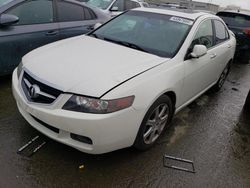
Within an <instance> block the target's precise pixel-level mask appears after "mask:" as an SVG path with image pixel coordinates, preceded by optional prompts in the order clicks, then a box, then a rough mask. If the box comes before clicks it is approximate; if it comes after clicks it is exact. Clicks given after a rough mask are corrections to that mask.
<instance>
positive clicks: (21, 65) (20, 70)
mask: <svg viewBox="0 0 250 188" xmlns="http://www.w3.org/2000/svg"><path fill="white" fill-rule="evenodd" d="M22 69H23V62H20V63H19V65H18V67H17V78H19V77H20V74H21V72H22Z"/></svg>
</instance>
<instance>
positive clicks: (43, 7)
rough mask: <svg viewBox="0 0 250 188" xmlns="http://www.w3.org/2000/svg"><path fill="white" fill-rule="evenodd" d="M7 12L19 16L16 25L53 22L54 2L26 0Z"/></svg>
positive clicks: (48, 0) (49, 0)
mask: <svg viewBox="0 0 250 188" xmlns="http://www.w3.org/2000/svg"><path fill="white" fill-rule="evenodd" d="M6 13H7V14H12V15H15V16H17V17H18V18H19V22H18V23H17V24H16V25H30V24H42V23H51V22H53V3H52V1H51V0H32V1H26V2H24V3H22V4H19V5H17V6H16V7H14V8H11V9H10V10H8V11H7V12H6Z"/></svg>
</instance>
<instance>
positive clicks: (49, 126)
mask: <svg viewBox="0 0 250 188" xmlns="http://www.w3.org/2000/svg"><path fill="white" fill-rule="evenodd" d="M31 117H32V118H33V119H34V120H36V121H37V122H38V123H40V124H41V125H43V126H44V127H46V128H47V129H49V130H51V131H53V132H55V133H59V129H58V128H55V127H52V126H51V125H48V124H47V123H45V122H43V121H41V120H40V119H37V118H36V117H34V116H32V115H31Z"/></svg>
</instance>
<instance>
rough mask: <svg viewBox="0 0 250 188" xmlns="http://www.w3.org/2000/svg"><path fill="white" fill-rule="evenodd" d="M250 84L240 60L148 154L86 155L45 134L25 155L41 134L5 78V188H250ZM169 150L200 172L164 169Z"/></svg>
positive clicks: (0, 152) (1, 141)
mask: <svg viewBox="0 0 250 188" xmlns="http://www.w3.org/2000/svg"><path fill="white" fill-rule="evenodd" d="M249 89H250V66H249V65H240V64H234V65H233V67H232V70H231V73H230V75H229V77H228V79H227V82H226V83H225V85H224V87H223V89H222V90H221V91H220V92H218V93H211V92H207V93H206V94H204V95H202V96H201V97H200V98H199V99H197V100H196V101H195V102H193V103H192V104H191V105H189V106H188V107H186V108H185V109H183V110H182V111H181V112H179V113H178V114H177V115H176V116H175V118H174V120H173V122H172V126H171V128H170V129H169V130H168V131H166V132H165V134H164V135H163V136H162V137H161V139H160V140H159V141H158V143H157V144H156V145H155V147H153V148H152V149H151V150H149V151H146V152H138V151H135V150H134V149H131V148H129V149H123V150H119V151H115V152H112V153H108V154H104V155H88V154H84V153H81V152H79V151H77V150H75V149H72V148H70V147H68V146H65V145H62V144H60V143H57V142H54V141H53V140H50V139H48V138H46V137H43V136H42V135H41V136H42V139H44V140H46V141H47V144H46V145H45V146H44V147H43V148H41V150H39V151H38V152H37V153H35V154H34V155H33V156H31V157H27V156H26V155H25V154H22V155H20V154H17V150H18V149H19V148H20V147H21V146H23V145H24V144H25V143H27V142H28V141H29V140H30V139H31V138H33V137H35V136H36V135H40V133H38V132H37V131H36V130H35V129H33V128H32V127H31V126H30V125H29V124H28V123H27V122H26V121H25V120H24V119H23V118H22V116H21V115H20V114H19V112H18V110H17V107H16V104H15V101H14V99H13V96H12V93H11V77H4V78H0V99H1V100H0V187H5V188H8V187H10V188H12V187H250V131H249V129H250V115H249V113H248V114H247V112H244V110H242V109H243V105H244V102H245V98H246V96H247V93H248V91H249ZM103 126H105V125H103ZM164 154H167V155H172V156H176V157H181V158H185V159H190V160H193V161H194V165H195V169H196V173H194V174H193V173H187V172H183V171H177V170H173V169H169V168H165V167H163V160H162V159H163V155H164ZM79 167H80V168H79Z"/></svg>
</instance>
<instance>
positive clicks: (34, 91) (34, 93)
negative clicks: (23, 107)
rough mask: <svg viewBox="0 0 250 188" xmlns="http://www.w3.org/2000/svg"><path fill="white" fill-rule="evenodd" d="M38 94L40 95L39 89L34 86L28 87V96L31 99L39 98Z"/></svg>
mask: <svg viewBox="0 0 250 188" xmlns="http://www.w3.org/2000/svg"><path fill="white" fill-rule="evenodd" d="M39 93H40V88H39V86H38V85H36V84H34V85H32V86H30V88H29V95H30V97H31V98H32V99H36V98H37V97H39Z"/></svg>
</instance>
